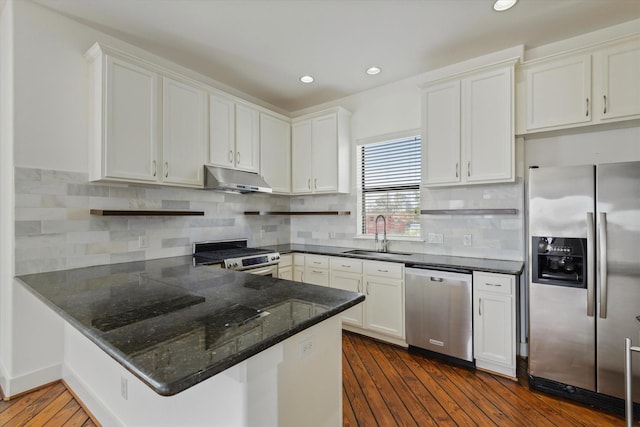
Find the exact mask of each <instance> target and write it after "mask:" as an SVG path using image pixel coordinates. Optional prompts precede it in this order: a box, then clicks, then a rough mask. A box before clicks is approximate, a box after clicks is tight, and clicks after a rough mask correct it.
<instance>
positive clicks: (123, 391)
mask: <svg viewBox="0 0 640 427" xmlns="http://www.w3.org/2000/svg"><path fill="white" fill-rule="evenodd" d="M120 396H122V398H123V399H124V400H129V384H128V381H127V379H126V378H125V377H120Z"/></svg>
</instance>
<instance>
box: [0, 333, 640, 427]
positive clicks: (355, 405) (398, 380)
mask: <svg viewBox="0 0 640 427" xmlns="http://www.w3.org/2000/svg"><path fill="white" fill-rule="evenodd" d="M342 343H343V372H344V374H343V412H344V426H346V427H351V426H358V427H365V426H366V427H368V426H382V427H388V426H420V427H422V426H500V427H503V426H599V427H600V426H602V427H610V426H624V420H623V419H622V418H621V417H618V416H615V415H611V414H609V413H606V412H602V411H598V410H594V409H591V408H589V407H586V406H583V405H580V404H578V403H574V402H571V401H567V400H563V399H558V398H555V397H551V396H548V395H545V394H542V393H539V392H536V391H531V390H529V388H528V386H527V384H526V379H525V378H524V376H523V378H521V379H520V381H519V382H515V381H512V380H509V379H506V378H502V377H499V376H496V375H491V374H488V373H486V372H482V371H478V370H471V369H466V368H463V367H459V366H454V365H450V364H448V363H445V362H441V361H436V360H433V359H429V358H425V357H422V356H419V355H413V354H410V353H408V352H407V351H406V350H405V349H403V348H400V347H397V346H393V345H389V344H385V343H382V342H378V341H374V340H371V339H368V338H366V337H362V336H359V335H357V334H353V333H350V332H344V333H343V338H342ZM522 372H524V370H522ZM95 425H96V424H95V423H94V422H93V421H92V420H91V418H90V417H89V415H88V414H87V412H85V410H84V409H83V408H82V406H81V405H80V404H79V403H78V401H77V400H76V399H75V398H74V396H73V394H72V393H71V392H70V391H69V390H67V388H66V387H65V385H64V384H63V383H61V382H58V383H54V384H51V385H48V386H46V387H43V388H41V389H39V390H36V391H33V392H31V393H28V394H26V395H24V396H21V397H18V398H15V399H12V400H9V401H0V426H1V427H4V426H11V427H14V426H47V427H53V426H65V427H71V426H85V427H94V426H95ZM635 425H638V426H640V422H637V421H636V423H635V424H634V426H635ZM301 427H311V426H301Z"/></svg>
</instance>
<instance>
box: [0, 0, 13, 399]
mask: <svg viewBox="0 0 640 427" xmlns="http://www.w3.org/2000/svg"><path fill="white" fill-rule="evenodd" d="M12 107H13V2H12V1H11V0H9V1H2V2H1V3H0V387H2V389H3V390H6V389H7V379H8V377H9V374H10V372H11V369H12V363H11V361H12V358H11V337H12V325H13V321H12V318H11V300H12V280H13V279H12V277H13V192H14V186H13V109H12Z"/></svg>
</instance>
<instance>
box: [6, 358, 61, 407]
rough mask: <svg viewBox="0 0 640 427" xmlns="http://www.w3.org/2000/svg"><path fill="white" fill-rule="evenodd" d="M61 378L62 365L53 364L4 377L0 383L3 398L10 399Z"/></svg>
mask: <svg viewBox="0 0 640 427" xmlns="http://www.w3.org/2000/svg"><path fill="white" fill-rule="evenodd" d="M61 378H62V366H61V365H53V366H49V367H46V368H43V369H38V370H37V371H33V372H29V373H27V374H23V375H20V376H17V377H14V378H8V377H5V378H4V383H3V384H2V392H3V394H4V398H5V399H12V398H14V397H16V396H17V395H21V394H24V393H26V392H29V391H32V390H34V389H38V388H40V387H42V386H43V385H46V384H50V383H53V382H56V381H60V379H61Z"/></svg>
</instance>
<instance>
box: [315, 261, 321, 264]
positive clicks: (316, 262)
mask: <svg viewBox="0 0 640 427" xmlns="http://www.w3.org/2000/svg"><path fill="white" fill-rule="evenodd" d="M313 263H314V264H322V263H321V262H320V261H313Z"/></svg>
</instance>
